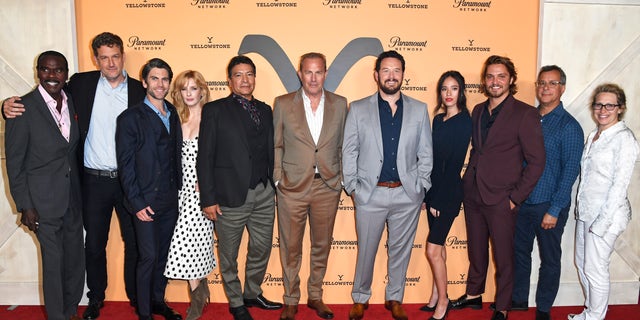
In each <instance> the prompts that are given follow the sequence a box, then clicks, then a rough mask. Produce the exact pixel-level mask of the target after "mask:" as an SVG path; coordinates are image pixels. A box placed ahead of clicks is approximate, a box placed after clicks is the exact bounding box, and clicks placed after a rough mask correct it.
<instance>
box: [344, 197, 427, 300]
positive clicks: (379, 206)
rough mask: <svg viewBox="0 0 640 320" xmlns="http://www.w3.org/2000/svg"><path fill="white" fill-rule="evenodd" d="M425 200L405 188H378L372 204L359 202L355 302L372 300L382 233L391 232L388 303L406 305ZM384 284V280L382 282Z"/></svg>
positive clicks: (353, 293)
mask: <svg viewBox="0 0 640 320" xmlns="http://www.w3.org/2000/svg"><path fill="white" fill-rule="evenodd" d="M420 205H421V201H418V202H416V201H413V200H411V199H410V198H409V197H408V196H407V194H406V193H405V191H404V189H403V188H402V187H398V188H386V187H376V188H375V189H374V191H373V194H372V195H371V199H370V200H369V202H368V203H365V204H361V203H356V232H357V234H358V261H357V263H356V274H355V279H354V282H353V289H352V290H351V297H352V298H353V301H354V302H355V303H365V302H367V301H369V298H371V282H372V281H373V266H374V264H375V258H376V254H377V252H378V246H379V245H380V238H381V237H382V231H383V230H384V228H385V225H386V226H387V231H388V234H389V236H388V239H387V244H388V251H387V252H388V259H387V274H388V277H389V279H388V282H387V287H386V290H385V300H387V301H388V300H396V301H400V302H402V299H403V297H404V285H405V282H406V275H407V267H408V266H409V259H410V258H411V248H412V247H413V240H414V239H415V237H416V228H417V227H418V220H419V218H420ZM381 281H382V280H381Z"/></svg>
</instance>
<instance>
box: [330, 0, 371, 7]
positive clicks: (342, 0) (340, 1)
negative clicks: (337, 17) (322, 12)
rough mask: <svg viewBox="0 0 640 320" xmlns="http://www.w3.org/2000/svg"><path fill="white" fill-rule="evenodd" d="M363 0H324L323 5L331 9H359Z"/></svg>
mask: <svg viewBox="0 0 640 320" xmlns="http://www.w3.org/2000/svg"><path fill="white" fill-rule="evenodd" d="M361 4H362V0H323V1H322V5H323V6H326V7H329V8H331V9H357V8H358V6H359V5H361Z"/></svg>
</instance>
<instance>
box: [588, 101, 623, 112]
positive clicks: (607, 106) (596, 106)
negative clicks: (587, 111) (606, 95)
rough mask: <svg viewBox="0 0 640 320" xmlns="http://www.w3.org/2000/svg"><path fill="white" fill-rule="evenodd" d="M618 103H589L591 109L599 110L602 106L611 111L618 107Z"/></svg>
mask: <svg viewBox="0 0 640 320" xmlns="http://www.w3.org/2000/svg"><path fill="white" fill-rule="evenodd" d="M619 106H620V105H619V104H612V103H605V104H602V103H600V102H597V103H594V104H592V105H591V108H593V110H600V109H602V108H605V109H607V111H613V109H615V108H616V107H619Z"/></svg>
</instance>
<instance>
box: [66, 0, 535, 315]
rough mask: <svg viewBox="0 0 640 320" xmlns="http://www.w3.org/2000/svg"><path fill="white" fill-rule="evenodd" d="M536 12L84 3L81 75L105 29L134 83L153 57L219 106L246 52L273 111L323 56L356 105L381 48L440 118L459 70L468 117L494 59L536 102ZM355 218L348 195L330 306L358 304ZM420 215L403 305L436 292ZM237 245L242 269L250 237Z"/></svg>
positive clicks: (310, 3)
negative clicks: (395, 56)
mask: <svg viewBox="0 0 640 320" xmlns="http://www.w3.org/2000/svg"><path fill="white" fill-rule="evenodd" d="M539 6H540V4H539V1H537V0H527V1H510V0H493V1H490V0H473V1H471V0H437V1H436V0H262V1H249V0H110V1H108V2H104V1H95V0H77V1H76V19H77V40H78V51H79V53H78V57H79V68H80V71H88V70H95V69H96V66H95V65H94V64H93V62H92V59H91V58H92V52H91V45H90V43H91V39H92V38H93V37H94V36H95V35H97V34H98V33H100V32H103V31H109V32H113V33H116V34H118V35H120V37H121V38H122V39H123V41H124V44H125V53H126V69H127V71H128V72H129V74H130V75H131V76H133V77H135V78H139V71H140V67H141V66H142V65H143V64H144V63H145V62H146V61H147V60H149V59H150V58H154V57H159V58H162V59H164V60H165V61H167V62H168V63H169V64H170V65H171V67H172V69H173V71H174V73H175V74H177V73H179V72H181V71H183V70H185V69H195V70H198V71H200V72H201V73H202V74H203V75H204V76H205V78H206V79H207V82H208V84H209V88H210V89H211V91H212V98H213V99H217V98H220V97H224V96H227V95H228V94H229V93H230V91H229V88H228V87H227V79H226V65H227V63H228V61H229V59H230V58H231V57H233V56H235V55H237V54H246V55H247V56H249V57H251V59H252V60H253V61H254V62H255V64H256V66H257V78H256V83H257V84H256V90H255V92H254V96H255V97H256V98H257V99H259V100H262V101H265V102H267V103H268V104H272V102H273V99H274V98H275V97H276V96H278V95H281V94H284V93H287V92H291V91H294V90H296V89H297V88H298V87H299V82H298V79H297V77H296V74H295V70H296V68H297V65H298V58H299V57H300V56H301V55H302V54H304V53H306V52H310V51H317V52H322V53H324V54H325V55H326V56H327V64H328V68H329V74H328V77H327V80H326V83H325V87H326V89H328V90H330V91H334V92H336V93H338V94H340V95H343V96H345V97H347V99H348V100H349V101H353V100H356V99H359V98H362V97H364V96H367V95H370V94H372V93H373V92H375V90H376V84H375V82H374V80H373V67H374V62H375V57H376V56H377V55H378V54H379V53H380V52H382V51H386V50H396V51H398V52H400V53H401V54H403V55H404V57H405V60H406V64H407V69H406V72H405V76H404V84H403V87H402V89H403V92H404V93H405V94H408V95H410V96H413V97H415V98H418V99H420V100H423V101H426V102H427V104H428V105H429V109H430V110H429V111H430V113H431V116H433V114H432V113H433V106H434V105H435V99H436V92H437V90H435V88H434V87H435V85H436V82H437V80H438V77H439V76H440V74H442V73H443V72H444V71H447V70H451V69H455V70H458V71H460V72H461V73H462V74H463V75H464V76H465V78H466V80H467V87H466V93H467V95H468V101H469V108H470V109H471V108H472V107H473V105H475V104H476V103H479V102H480V101H483V100H484V99H485V98H484V96H482V95H481V94H480V93H479V86H480V77H479V75H480V72H481V67H482V63H483V62H484V60H485V59H486V58H487V57H488V56H489V55H493V54H498V55H506V56H509V57H510V58H511V59H512V60H513V61H514V63H515V65H516V68H517V70H518V84H519V89H520V90H519V93H518V94H517V98H519V99H521V100H524V101H526V102H528V103H530V104H533V103H534V97H535V95H534V86H533V82H534V81H535V76H536V63H537V50H538V45H537V44H538V16H539ZM353 213H354V207H353V204H352V203H351V199H350V198H349V197H347V196H346V195H345V194H344V193H343V195H342V198H341V199H340V205H339V210H338V215H337V219H336V226H335V231H334V235H333V238H334V241H333V246H332V251H331V256H330V257H329V268H328V270H327V275H326V277H325V285H324V288H325V294H324V299H325V301H326V302H327V303H351V295H350V292H351V285H352V283H353V274H354V269H355V263H356V252H357V238H356V233H355V227H354V214H353ZM424 214H425V213H424V212H423V213H422V217H421V219H420V224H419V226H418V233H417V236H416V239H415V243H414V250H413V255H412V258H411V263H410V265H409V270H408V273H407V283H406V290H405V302H408V303H419V302H423V301H425V300H426V299H427V298H428V295H429V293H430V292H431V285H432V281H431V271H430V269H429V264H428V262H427V259H426V257H425V248H426V246H425V241H426V236H427V233H428V226H427V223H426V217H425V216H424ZM463 214H464V213H463V212H462V211H461V216H459V217H458V219H457V220H456V221H455V223H454V226H453V228H452V230H451V232H450V235H449V238H448V240H447V243H446V248H447V255H448V262H447V266H448V275H449V295H450V296H451V297H457V296H458V295H460V294H462V293H464V288H465V283H466V276H467V268H468V260H467V253H466V246H467V237H466V232H465V226H464V219H463V217H462V215H463ZM115 221H116V220H115V219H114V220H113V221H112V230H111V234H110V239H111V241H110V242H109V246H108V255H109V261H108V270H109V287H108V289H107V300H126V295H125V294H124V283H123V280H122V279H123V276H122V263H123V252H122V251H123V250H122V243H121V242H120V240H119V231H118V227H117V223H116V222H115ZM275 230H276V232H274V238H273V249H272V254H271V259H270V261H269V267H268V270H267V275H266V276H265V279H264V282H263V286H262V287H263V289H264V292H265V296H267V297H268V298H270V299H275V300H280V299H281V296H282V293H283V289H282V270H281V266H280V262H279V261H280V260H279V253H278V247H279V244H278V235H277V226H276V229H275ZM305 241H306V242H307V246H306V247H305V252H304V257H303V265H302V270H301V274H300V278H301V279H302V284H301V285H302V290H301V291H302V293H303V297H302V300H301V301H305V300H306V290H305V289H304V288H306V279H307V276H308V267H309V263H308V255H309V251H308V236H307V237H306V238H305ZM385 243H386V236H383V239H382V241H381V243H380V249H379V251H378V256H377V258H376V267H375V271H374V282H373V288H372V289H373V296H372V298H371V299H372V300H371V302H372V303H380V302H382V301H384V286H385V284H386V281H387V279H386V247H385ZM216 245H217V244H216ZM242 248H243V249H242V252H241V254H240V261H239V263H240V267H241V269H242V266H243V265H244V257H243V255H244V253H245V251H244V250H246V236H245V242H244V243H243V245H242ZM241 279H242V270H241ZM209 286H210V287H211V291H212V301H216V302H226V298H225V296H224V292H223V290H222V285H221V279H220V274H219V271H218V270H217V269H216V270H214V271H213V273H212V274H211V275H210V276H209ZM494 292H495V289H494V281H493V266H492V265H491V266H490V267H489V279H488V281H487V290H486V297H485V299H486V300H491V299H492V297H493V295H494ZM167 298H168V299H169V301H188V296H187V289H186V283H185V282H184V281H170V284H169V286H168V289H167Z"/></svg>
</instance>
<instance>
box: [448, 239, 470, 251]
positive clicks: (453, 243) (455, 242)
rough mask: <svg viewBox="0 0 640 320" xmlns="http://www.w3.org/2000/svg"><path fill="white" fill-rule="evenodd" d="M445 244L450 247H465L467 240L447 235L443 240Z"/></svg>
mask: <svg viewBox="0 0 640 320" xmlns="http://www.w3.org/2000/svg"><path fill="white" fill-rule="evenodd" d="M445 246H447V247H449V248H452V249H466V248H467V240H461V239H458V237H457V236H449V237H448V238H447V241H446V242H445Z"/></svg>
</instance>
